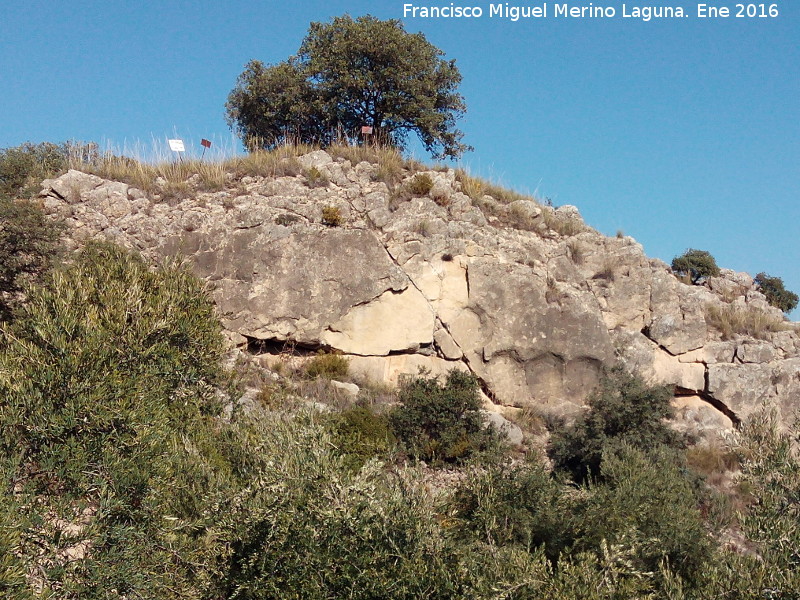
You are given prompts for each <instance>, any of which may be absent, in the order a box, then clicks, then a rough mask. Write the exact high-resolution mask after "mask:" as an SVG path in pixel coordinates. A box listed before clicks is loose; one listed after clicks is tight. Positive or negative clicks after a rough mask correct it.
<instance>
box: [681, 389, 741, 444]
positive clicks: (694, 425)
mask: <svg viewBox="0 0 800 600" xmlns="http://www.w3.org/2000/svg"><path fill="white" fill-rule="evenodd" d="M672 406H673V407H674V408H675V423H676V425H677V429H679V430H681V431H685V432H687V433H690V434H694V435H695V436H699V435H704V434H708V433H712V432H713V433H719V432H721V431H731V430H733V427H734V425H733V421H731V420H730V418H728V417H727V416H726V415H724V414H723V413H721V412H720V411H718V410H717V409H715V408H714V407H713V406H711V404H709V403H708V402H706V401H705V400H703V399H702V398H701V397H700V396H679V397H677V398H675V399H674V400H673V402H672Z"/></svg>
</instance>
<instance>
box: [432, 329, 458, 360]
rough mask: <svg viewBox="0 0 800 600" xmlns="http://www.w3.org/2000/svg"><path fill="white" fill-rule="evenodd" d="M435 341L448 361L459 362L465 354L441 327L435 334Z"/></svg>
mask: <svg viewBox="0 0 800 600" xmlns="http://www.w3.org/2000/svg"><path fill="white" fill-rule="evenodd" d="M433 341H434V342H435V343H436V346H437V347H438V348H439V350H440V351H441V353H442V356H444V357H445V358H446V359H447V360H459V359H461V357H462V356H464V353H463V352H462V351H461V348H459V347H458V344H456V343H455V341H454V340H453V337H452V336H451V335H450V334H449V333H448V332H447V330H446V329H444V328H442V327H440V328H438V329H437V330H436V331H435V332H434V333H433Z"/></svg>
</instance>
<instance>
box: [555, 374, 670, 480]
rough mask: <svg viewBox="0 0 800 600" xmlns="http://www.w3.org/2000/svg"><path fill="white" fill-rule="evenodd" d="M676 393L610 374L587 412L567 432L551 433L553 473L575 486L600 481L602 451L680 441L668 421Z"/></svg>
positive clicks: (661, 444) (565, 429)
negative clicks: (569, 478) (559, 473)
mask: <svg viewBox="0 0 800 600" xmlns="http://www.w3.org/2000/svg"><path fill="white" fill-rule="evenodd" d="M671 399H672V393H671V392H670V390H669V389H668V388H666V387H649V386H647V385H645V383H644V382H643V381H642V380H641V379H640V378H638V377H635V376H633V375H631V374H629V373H628V372H627V371H625V370H624V369H623V368H621V367H616V368H614V369H611V370H610V371H608V373H607V374H606V375H605V376H604V377H603V379H602V380H601V382H600V385H599V386H598V388H597V389H596V390H595V391H594V393H593V394H592V395H591V397H590V398H589V410H588V411H587V412H586V413H584V414H583V415H581V416H579V417H578V418H577V419H576V420H575V422H574V423H573V424H572V425H571V426H569V427H563V428H561V429H560V430H557V431H555V432H553V435H552V436H551V440H550V445H549V447H548V451H547V453H548V455H549V456H550V458H551V459H552V461H553V465H554V468H555V469H557V470H559V471H565V472H567V473H569V474H570V475H571V476H572V477H573V478H574V479H575V480H576V481H584V480H586V479H587V477H598V476H600V474H601V473H600V463H601V460H602V457H603V452H604V451H606V449H607V447H608V446H609V445H612V446H614V445H618V444H619V443H622V442H624V443H626V444H629V445H631V446H633V447H634V448H638V449H641V450H644V451H647V450H649V449H653V448H657V447H659V446H668V447H671V448H678V447H681V446H682V441H681V439H680V437H679V436H678V434H677V433H675V432H674V431H673V430H672V429H670V428H669V427H668V426H667V425H666V423H665V422H664V420H665V419H667V418H669V417H670V416H672V406H671V404H670V400H671Z"/></svg>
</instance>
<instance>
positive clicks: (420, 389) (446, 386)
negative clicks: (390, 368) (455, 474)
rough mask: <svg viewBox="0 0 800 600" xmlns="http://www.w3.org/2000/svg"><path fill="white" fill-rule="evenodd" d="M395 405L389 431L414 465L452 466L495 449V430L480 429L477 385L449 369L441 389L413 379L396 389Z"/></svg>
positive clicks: (433, 382) (431, 382)
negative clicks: (414, 460)
mask: <svg viewBox="0 0 800 600" xmlns="http://www.w3.org/2000/svg"><path fill="white" fill-rule="evenodd" d="M398 395H399V400H400V402H401V403H402V405H401V406H399V407H398V408H396V409H395V410H394V411H392V413H391V415H390V417H389V418H390V422H391V426H392V430H393V431H394V434H395V435H396V436H397V438H398V439H399V440H400V441H401V442H402V443H403V445H404V447H405V448H406V450H407V451H408V453H409V454H410V455H411V456H412V457H414V458H417V459H419V460H425V461H434V462H438V461H445V462H453V461H458V460H461V459H464V458H466V457H468V456H469V455H470V454H472V453H474V452H477V451H482V450H489V449H492V448H494V447H495V446H496V445H497V441H498V436H497V433H496V432H495V430H494V429H493V428H491V427H487V426H486V425H485V424H484V421H483V416H482V414H481V412H480V408H481V399H480V396H479V394H478V382H477V380H476V379H475V378H474V377H473V376H472V375H470V374H468V373H464V372H462V371H457V370H455V369H454V370H452V371H450V372H449V373H448V374H447V378H446V379H445V382H444V383H443V384H440V383H439V380H438V379H437V378H436V377H425V376H419V377H415V378H413V379H411V380H409V381H407V382H405V383H403V385H402V386H401V388H400V391H399V394H398Z"/></svg>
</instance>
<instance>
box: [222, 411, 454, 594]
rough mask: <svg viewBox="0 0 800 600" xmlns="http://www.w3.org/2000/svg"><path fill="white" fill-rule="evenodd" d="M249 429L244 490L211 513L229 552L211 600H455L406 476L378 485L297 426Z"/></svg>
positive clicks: (433, 534)
mask: <svg viewBox="0 0 800 600" xmlns="http://www.w3.org/2000/svg"><path fill="white" fill-rule="evenodd" d="M256 426H257V427H258V431H257V432H256V433H255V435H253V438H254V439H255V440H257V451H256V452H254V454H255V456H256V457H257V462H256V465H255V468H254V469H252V471H251V473H252V483H251V485H250V486H248V488H247V489H246V490H244V492H243V493H242V494H240V495H239V496H237V498H236V499H235V501H233V502H231V503H230V504H229V505H227V506H225V507H224V508H222V510H220V511H219V517H218V518H219V528H218V529H217V532H218V535H219V536H220V538H221V541H222V542H223V543H224V544H225V545H226V546H227V547H228V548H230V553H229V555H228V556H227V557H226V561H225V566H224V569H223V570H222V571H221V573H220V577H219V579H220V584H221V586H220V587H221V588H222V589H220V590H219V596H213V597H214V598H217V597H222V598H240V599H242V600H262V599H270V598H274V599H279V598H280V599H284V598H289V599H296V600H300V599H306V598H311V599H324V598H353V599H364V600H367V599H369V598H400V599H408V600H411V599H416V598H456V597H459V596H458V594H455V593H454V590H453V588H454V586H455V582H454V580H455V579H457V577H458V575H457V573H456V572H454V571H455V569H454V567H453V566H452V564H451V561H450V559H451V556H450V555H449V553H448V552H447V548H446V546H445V544H444V540H443V536H442V535H441V531H440V528H439V525H438V523H437V521H436V518H435V513H434V511H433V506H432V505H431V502H430V500H429V499H428V498H427V495H426V494H425V493H424V491H423V489H422V488H421V486H420V485H418V484H417V483H416V482H415V478H414V477H413V476H412V474H410V473H407V472H405V471H403V470H401V471H399V472H397V473H396V474H395V475H394V476H392V477H386V475H385V471H384V470H383V469H382V468H381V466H380V465H377V464H372V465H367V466H366V467H365V468H363V469H361V470H359V471H354V470H352V469H351V468H349V466H348V465H347V461H346V457H344V456H341V455H340V454H339V453H338V452H336V451H335V449H334V443H335V442H334V439H335V438H332V437H331V436H330V434H329V433H328V432H327V431H325V429H324V428H320V427H318V426H314V425H311V424H308V423H305V424H304V423H303V422H302V420H300V421H298V420H293V421H292V420H287V419H280V418H279V419H277V420H274V419H273V420H270V421H261V422H259V423H257V424H256ZM251 435H252V434H251ZM253 450H256V448H253ZM461 597H464V596H461Z"/></svg>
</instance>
